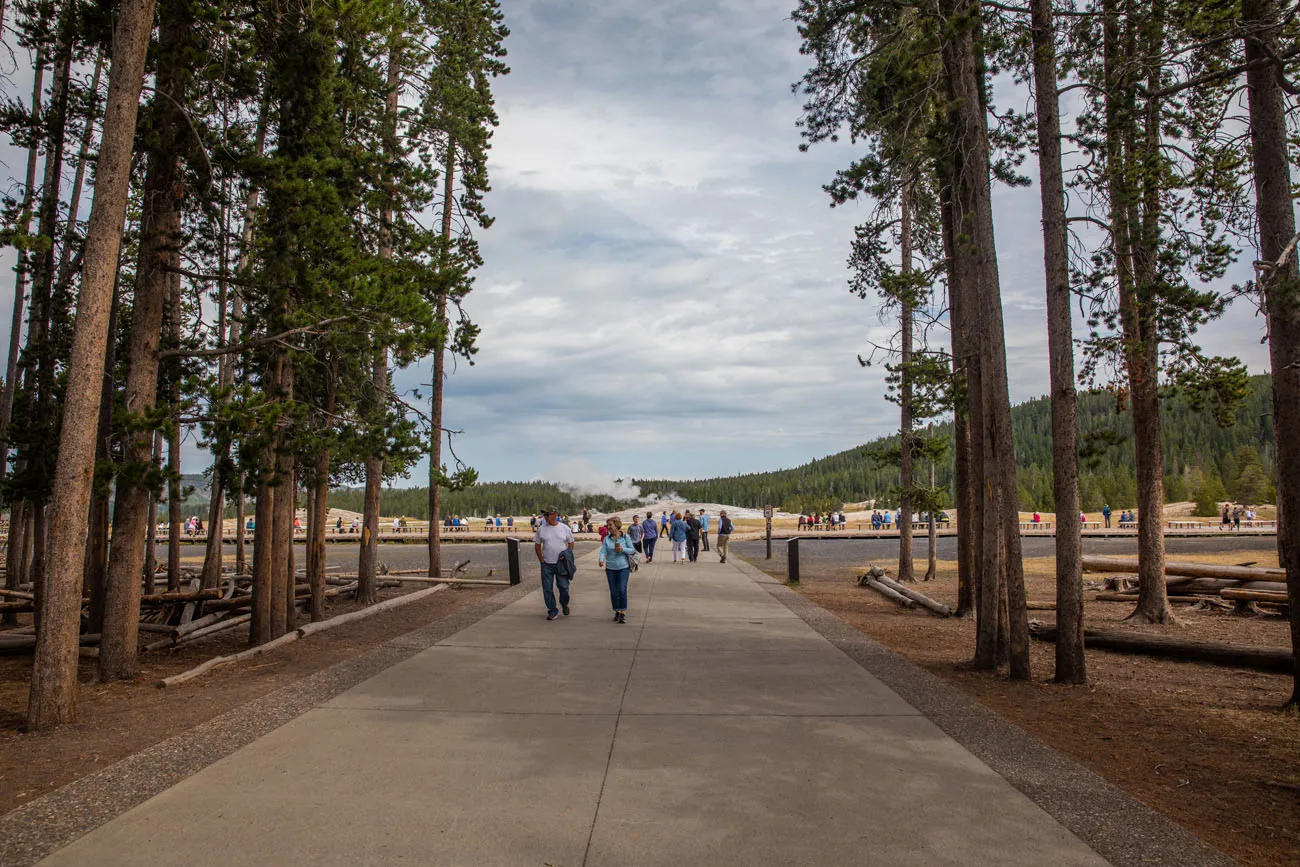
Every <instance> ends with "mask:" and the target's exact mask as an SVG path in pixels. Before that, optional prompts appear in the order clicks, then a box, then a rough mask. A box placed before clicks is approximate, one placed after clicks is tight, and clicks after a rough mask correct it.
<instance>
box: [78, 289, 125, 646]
mask: <svg viewBox="0 0 1300 867" xmlns="http://www.w3.org/2000/svg"><path fill="white" fill-rule="evenodd" d="M119 290H120V280H119V281H114V283H113V301H112V303H111V304H110V305H109V310H108V333H109V338H108V341H107V344H106V346H105V349H104V377H103V384H102V386H101V392H100V397H99V425H98V427H97V428H96V432H95V443H96V449H95V462H96V464H101V465H107V464H108V462H109V460H111V458H112V456H111V454H110V450H109V440H110V439H111V438H112V434H113V367H114V357H115V355H116V352H115V349H116V341H115V340H114V339H113V337H112V335H113V333H114V332H115V331H116V330H117V307H118V295H119ZM109 493H110V492H109V487H108V484H107V482H105V483H104V484H102V485H97V486H94V487H93V489H92V494H91V498H90V514H89V515H88V516H87V520H86V527H87V530H88V532H89V537H90V538H89V541H88V544H87V547H86V564H85V569H84V571H83V573H82V579H81V592H82V594H83V595H85V596H88V597H89V598H90V609H89V614H90V617H89V620H90V622H89V629H88V630H87V631H89V632H93V633H96V634H102V633H103V631H104V629H103V627H104V597H105V594H106V593H107V591H108V587H107V581H108V518H109V513H108V501H109Z"/></svg>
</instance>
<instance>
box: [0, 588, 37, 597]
mask: <svg viewBox="0 0 1300 867" xmlns="http://www.w3.org/2000/svg"><path fill="white" fill-rule="evenodd" d="M0 596H10V597H12V598H14V599H35V598H36V594H34V593H24V592H23V591H21V590H5V589H3V588H0Z"/></svg>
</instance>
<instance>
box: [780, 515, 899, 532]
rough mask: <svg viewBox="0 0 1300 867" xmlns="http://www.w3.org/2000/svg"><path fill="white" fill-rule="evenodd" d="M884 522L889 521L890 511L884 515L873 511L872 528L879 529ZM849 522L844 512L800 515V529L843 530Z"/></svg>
mask: <svg viewBox="0 0 1300 867" xmlns="http://www.w3.org/2000/svg"><path fill="white" fill-rule="evenodd" d="M882 523H884V524H888V523H889V512H885V514H884V515H883V516H882V515H881V514H880V512H872V513H871V526H872V528H873V529H876V530H879V529H880V527H881V524H882ZM848 524H849V522H848V519H847V518H845V517H844V513H843V512H828V513H826V514H825V515H823V514H822V513H820V512H813V513H812V514H811V515H802V514H801V515H800V516H799V529H800V530H843V529H844V528H845V527H847V526H848Z"/></svg>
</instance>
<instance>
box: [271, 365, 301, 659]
mask: <svg viewBox="0 0 1300 867" xmlns="http://www.w3.org/2000/svg"><path fill="white" fill-rule="evenodd" d="M277 366H278V368H279V372H280V375H279V377H278V379H279V383H280V385H279V389H278V395H279V400H281V401H286V402H287V401H290V400H293V361H292V360H291V359H290V358H289V357H288V354H287V353H285V352H283V351H281V352H280V359H279V361H278V362H277ZM276 440H277V443H278V448H277V449H276V458H275V482H274V484H275V517H274V519H273V522H272V526H273V528H274V529H273V531H272V536H271V581H272V583H273V585H274V587H273V591H272V592H273V595H272V596H271V598H272V599H273V600H275V601H274V605H275V610H274V612H273V619H272V622H271V632H272V637H274V638H279V637H280V636H281V635H283V634H284V633H285V632H287V631H288V630H289V624H290V622H291V621H292V620H293V572H292V571H291V570H290V569H289V558H290V556H291V553H290V548H291V547H292V545H293V517H294V504H295V500H296V499H297V498H296V497H295V496H294V490H293V455H292V454H290V453H289V447H288V446H289V444H288V442H286V440H287V437H286V436H285V435H284V432H283V431H281V432H280V433H279V435H278V436H277V437H276Z"/></svg>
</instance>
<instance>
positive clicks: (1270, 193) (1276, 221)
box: [1241, 0, 1300, 706]
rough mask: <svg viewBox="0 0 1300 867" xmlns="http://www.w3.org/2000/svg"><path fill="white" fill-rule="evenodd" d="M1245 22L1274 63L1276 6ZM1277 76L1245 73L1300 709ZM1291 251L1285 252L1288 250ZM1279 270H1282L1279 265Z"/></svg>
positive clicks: (1288, 266)
mask: <svg viewBox="0 0 1300 867" xmlns="http://www.w3.org/2000/svg"><path fill="white" fill-rule="evenodd" d="M1241 10H1242V21H1243V24H1245V26H1246V27H1247V29H1248V30H1250V31H1253V33H1254V35H1252V36H1250V37H1247V39H1246V40H1245V43H1246V45H1245V47H1246V61H1247V62H1248V63H1249V62H1260V61H1262V60H1263V59H1264V58H1271V57H1276V56H1277V52H1276V38H1275V36H1274V35H1273V34H1274V31H1273V30H1271V29H1270V28H1271V27H1272V26H1275V25H1276V23H1277V19H1278V5H1277V2H1276V0H1243V2H1242V6H1241ZM1279 75H1280V70H1279V69H1277V68H1276V67H1272V66H1260V67H1259V68H1257V69H1250V70H1248V71H1247V72H1246V85H1247V88H1248V90H1247V99H1248V102H1247V104H1248V106H1249V109H1250V134H1251V145H1252V147H1251V157H1252V159H1253V161H1254V165H1253V168H1254V173H1255V207H1256V213H1257V214H1258V217H1259V254H1260V259H1261V260H1262V261H1263V262H1265V263H1269V265H1271V266H1273V267H1266V268H1264V269H1262V271H1261V273H1260V274H1259V284H1260V289H1261V290H1262V291H1263V294H1264V302H1265V308H1266V310H1267V313H1268V337H1269V342H1268V349H1269V361H1270V362H1271V363H1272V368H1273V432H1274V440H1275V442H1276V446H1277V465H1276V474H1277V496H1278V517H1279V520H1278V528H1277V549H1278V562H1279V563H1280V564H1281V565H1282V568H1284V569H1286V586H1287V601H1288V610H1289V616H1290V620H1291V648H1292V654H1293V655H1294V656H1295V658H1296V660H1297V662H1296V667H1295V669H1294V671H1293V681H1292V692H1291V697H1290V699H1289V700H1288V701H1287V704H1288V705H1291V706H1295V705H1297V704H1300V519H1297V518H1296V517H1295V516H1300V441H1297V439H1296V437H1295V436H1294V432H1295V431H1297V430H1300V273H1298V271H1297V267H1296V252H1295V248H1294V244H1295V243H1296V241H1295V237H1296V223H1295V211H1294V210H1293V205H1292V201H1291V195H1290V192H1291V167H1290V164H1289V162H1288V161H1287V150H1286V148H1287V126H1286V100H1285V97H1284V96H1283V93H1282V88H1281V86H1280V84H1279V82H1278V76H1279ZM1289 245H1290V249H1289V250H1288V246H1289ZM1279 263H1280V264H1279Z"/></svg>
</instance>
